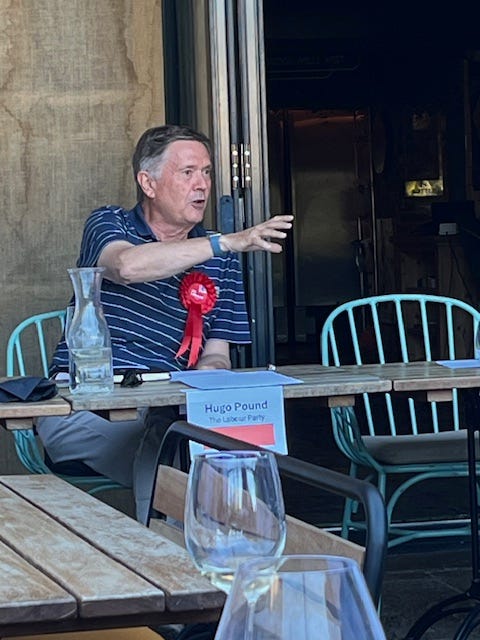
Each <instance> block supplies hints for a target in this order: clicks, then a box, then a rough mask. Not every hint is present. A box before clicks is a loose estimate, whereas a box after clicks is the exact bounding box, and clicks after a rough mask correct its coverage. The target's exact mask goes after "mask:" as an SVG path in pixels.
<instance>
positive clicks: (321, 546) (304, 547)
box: [153, 465, 365, 567]
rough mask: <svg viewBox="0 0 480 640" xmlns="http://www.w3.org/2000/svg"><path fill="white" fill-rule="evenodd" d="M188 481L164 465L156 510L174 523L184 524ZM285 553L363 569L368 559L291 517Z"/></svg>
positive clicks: (341, 540) (357, 547)
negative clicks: (340, 560)
mask: <svg viewBox="0 0 480 640" xmlns="http://www.w3.org/2000/svg"><path fill="white" fill-rule="evenodd" d="M187 479H188V476H187V474H186V473H184V472H183V471H180V470H179V469H175V468H174V467H169V466H166V465H160V466H159V467H158V474H157V480H156V483H155V490H154V497H153V508H154V509H156V511H159V512H160V513H162V514H164V515H165V516H168V517H170V518H172V519H173V520H176V521H178V522H183V514H184V509H185V492H186V489H187ZM284 553H286V554H293V553H295V554H298V553H326V554H329V555H339V556H346V557H348V558H353V559H354V560H356V561H357V562H358V564H359V566H360V567H363V563H364V559H365V547H363V546H361V545H359V544H356V543H354V542H350V541H349V540H345V539H344V538H340V537H339V536H337V535H335V534H334V533H331V532H330V531H326V530H325V529H320V528H319V527H315V526H314V525H311V524H309V523H307V522H304V521H303V520H298V519H297V518H294V517H292V516H289V515H287V540H286V544H285V551H284Z"/></svg>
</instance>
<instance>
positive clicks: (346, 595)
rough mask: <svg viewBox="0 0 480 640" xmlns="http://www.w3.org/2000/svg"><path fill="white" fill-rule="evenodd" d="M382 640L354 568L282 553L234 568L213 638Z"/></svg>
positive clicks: (343, 561) (342, 561) (332, 559)
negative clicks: (230, 584) (231, 582)
mask: <svg viewBox="0 0 480 640" xmlns="http://www.w3.org/2000/svg"><path fill="white" fill-rule="evenodd" d="M241 638H244V639H245V640H267V639H268V640H273V639H275V640H292V639H294V640H317V639H318V638H322V640H386V638H385V633H384V631H383V629H382V625H381V623H380V619H379V617H378V614H377V611H376V608H375V605H374V603H373V600H372V598H371V596H370V592H369V591H368V587H367V584H366V582H365V579H364V577H363V574H362V572H361V571H360V569H359V567H358V564H357V563H356V562H355V561H354V560H352V559H350V558H343V557H340V556H327V555H297V556H293V555H290V556H289V555H285V556H281V557H270V558H255V559H251V560H247V561H246V562H244V563H243V564H242V565H241V566H240V567H239V569H238V571H237V572H236V575H235V579H234V582H233V586H232V589H231V591H230V593H229V595H228V596H227V600H226V603H225V606H224V609H223V612H222V616H221V618H220V623H219V625H218V629H217V633H216V635H215V640H240V639H241Z"/></svg>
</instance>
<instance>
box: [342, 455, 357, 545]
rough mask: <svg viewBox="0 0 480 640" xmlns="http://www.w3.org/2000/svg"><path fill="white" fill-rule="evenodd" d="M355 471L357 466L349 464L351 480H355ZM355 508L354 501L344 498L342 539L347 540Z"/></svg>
mask: <svg viewBox="0 0 480 640" xmlns="http://www.w3.org/2000/svg"><path fill="white" fill-rule="evenodd" d="M357 469H358V467H357V465H356V464H355V463H354V462H352V463H351V464H350V470H349V473H348V475H349V476H350V477H351V478H356V477H357ZM357 508H358V503H355V501H354V500H352V499H351V498H345V503H344V506H343V517H342V530H341V536H342V538H345V539H346V540H348V537H349V531H350V526H351V525H352V513H354V512H355V511H356V509H357Z"/></svg>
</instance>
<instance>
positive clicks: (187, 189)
mask: <svg viewBox="0 0 480 640" xmlns="http://www.w3.org/2000/svg"><path fill="white" fill-rule="evenodd" d="M211 171H212V165H211V161H210V156H209V153H208V151H207V149H206V148H205V147H204V145H203V144H202V143H201V142H196V141H194V140H177V141H176V142H172V144H170V145H169V147H168V149H167V150H166V154H165V156H164V158H163V160H162V161H161V163H160V170H159V171H157V172H155V174H154V175H156V176H158V177H154V176H152V182H151V185H152V189H153V192H154V195H153V198H152V205H153V208H154V210H156V211H157V212H158V213H160V214H161V215H162V218H163V220H164V221H165V222H168V223H169V224H171V225H173V226H179V227H192V226H193V225H195V224H197V223H199V222H202V220H203V216H204V214H205V208H206V206H207V200H208V196H209V195H210V189H211V186H212V179H211Z"/></svg>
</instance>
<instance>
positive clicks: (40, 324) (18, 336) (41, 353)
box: [6, 309, 65, 378]
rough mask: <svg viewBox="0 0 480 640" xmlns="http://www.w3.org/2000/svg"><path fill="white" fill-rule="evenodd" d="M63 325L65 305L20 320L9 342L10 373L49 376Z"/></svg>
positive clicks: (7, 365)
mask: <svg viewBox="0 0 480 640" xmlns="http://www.w3.org/2000/svg"><path fill="white" fill-rule="evenodd" d="M64 326H65V309H59V310H58V311H47V312H45V313H38V314H36V315H34V316H30V317H29V318H26V319H25V320H23V321H22V322H20V324H18V325H17V326H16V327H15V329H14V330H13V331H12V333H11V334H10V337H9V339H8V342H7V363H6V374H7V376H16V375H19V376H25V375H41V376H43V377H45V378H46V377H48V366H49V362H50V357H51V354H52V351H53V349H54V347H55V346H56V344H57V342H58V340H59V338H60V335H61V333H62V331H63V329H64Z"/></svg>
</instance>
